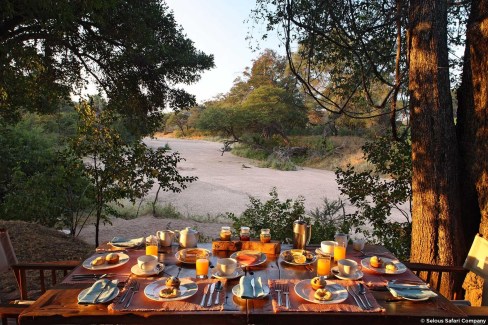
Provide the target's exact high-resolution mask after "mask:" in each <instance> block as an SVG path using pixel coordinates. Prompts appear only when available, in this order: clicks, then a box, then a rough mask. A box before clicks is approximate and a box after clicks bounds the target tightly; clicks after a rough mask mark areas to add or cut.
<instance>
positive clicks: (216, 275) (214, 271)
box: [210, 268, 244, 279]
mask: <svg viewBox="0 0 488 325" xmlns="http://www.w3.org/2000/svg"><path fill="white" fill-rule="evenodd" d="M210 273H211V274H212V276H213V277H214V278H217V279H235V278H239V277H241V276H243V275H244V271H243V270H242V269H241V268H237V269H236V270H235V271H234V273H232V274H230V275H224V274H221V273H220V271H219V270H217V269H215V268H213V269H212V270H211V271H210Z"/></svg>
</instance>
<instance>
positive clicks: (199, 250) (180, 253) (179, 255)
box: [175, 248, 212, 264]
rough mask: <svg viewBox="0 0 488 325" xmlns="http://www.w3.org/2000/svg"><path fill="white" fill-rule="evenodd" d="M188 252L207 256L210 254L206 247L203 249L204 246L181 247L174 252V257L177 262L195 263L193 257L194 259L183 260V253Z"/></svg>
mask: <svg viewBox="0 0 488 325" xmlns="http://www.w3.org/2000/svg"><path fill="white" fill-rule="evenodd" d="M188 252H192V253H193V252H195V253H193V255H200V254H202V255H204V254H205V255H206V256H207V257H210V256H211V255H212V253H210V251H209V250H208V249H204V248H185V249H182V250H180V251H178V252H176V254H175V257H176V259H177V260H178V262H181V263H185V264H196V263H197V261H196V260H197V259H196V258H195V260H193V259H192V260H185V259H184V258H183V256H185V254H187V253H188Z"/></svg>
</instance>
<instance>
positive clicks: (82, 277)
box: [71, 273, 115, 279]
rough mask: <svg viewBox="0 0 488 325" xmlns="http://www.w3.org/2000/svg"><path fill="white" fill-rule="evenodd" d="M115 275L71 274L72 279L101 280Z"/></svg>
mask: <svg viewBox="0 0 488 325" xmlns="http://www.w3.org/2000/svg"><path fill="white" fill-rule="evenodd" d="M114 275H115V273H105V274H94V273H93V274H73V275H72V276H71V278H72V279H87V278H88V279H103V278H108V277H112V276H114Z"/></svg>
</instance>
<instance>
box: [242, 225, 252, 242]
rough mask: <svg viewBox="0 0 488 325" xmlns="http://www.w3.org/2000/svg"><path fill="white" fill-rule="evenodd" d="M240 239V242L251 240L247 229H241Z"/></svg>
mask: <svg viewBox="0 0 488 325" xmlns="http://www.w3.org/2000/svg"><path fill="white" fill-rule="evenodd" d="M240 239H241V241H249V240H251V232H250V229H249V227H241V233H240Z"/></svg>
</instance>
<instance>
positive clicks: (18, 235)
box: [0, 220, 93, 302]
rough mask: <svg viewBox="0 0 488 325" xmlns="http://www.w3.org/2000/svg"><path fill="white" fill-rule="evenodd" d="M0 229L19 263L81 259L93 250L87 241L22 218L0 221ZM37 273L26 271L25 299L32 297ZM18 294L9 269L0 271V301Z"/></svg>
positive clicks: (15, 297)
mask: <svg viewBox="0 0 488 325" xmlns="http://www.w3.org/2000/svg"><path fill="white" fill-rule="evenodd" d="M0 228H6V229H7V230H8V232H9V235H10V239H11V241H12V246H13V248H14V250H15V254H16V255H17V259H18V260H19V262H49V261H63V260H78V261H82V260H84V259H85V258H86V257H88V256H89V255H90V253H91V252H93V247H91V246H90V245H88V244H87V243H85V242H83V241H81V240H78V239H73V238H71V237H69V236H66V235H65V234H63V233H61V232H59V231H56V230H53V229H50V228H46V227H43V226H41V225H37V224H31V223H27V222H23V221H3V220H0ZM37 278H38V273H37V272H36V273H33V274H28V284H29V285H30V286H29V288H28V289H29V298H35V296H36V293H37V290H38V289H39V288H38V286H37ZM18 297H19V294H18V290H17V284H16V282H15V277H14V275H13V272H7V273H4V274H0V300H1V301H2V302H5V301H8V300H12V299H17V298H18Z"/></svg>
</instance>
